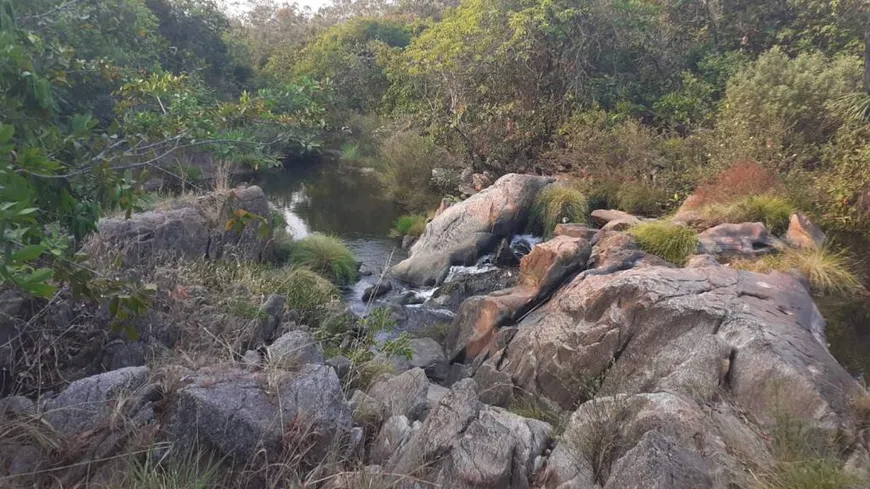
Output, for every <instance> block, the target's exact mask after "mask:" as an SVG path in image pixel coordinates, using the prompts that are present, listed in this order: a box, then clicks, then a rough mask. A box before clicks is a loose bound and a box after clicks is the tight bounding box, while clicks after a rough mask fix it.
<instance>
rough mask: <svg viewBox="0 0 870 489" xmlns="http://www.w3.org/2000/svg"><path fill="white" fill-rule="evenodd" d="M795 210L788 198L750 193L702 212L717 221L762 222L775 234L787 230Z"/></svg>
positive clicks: (709, 207)
mask: <svg viewBox="0 0 870 489" xmlns="http://www.w3.org/2000/svg"><path fill="white" fill-rule="evenodd" d="M794 212H795V208H794V206H793V205H792V204H791V202H789V201H788V200H787V199H785V198H782V197H777V196H775V195H750V196H748V197H744V198H742V199H740V200H738V201H736V202H733V203H730V204H717V205H712V206H708V207H706V208H704V209H703V211H702V213H703V214H704V215H705V216H706V217H707V218H709V219H711V220H713V221H717V222H732V223H741V222H762V223H764V225H765V226H767V229H769V230H770V231H771V232H772V233H774V234H779V233H782V232H785V230H786V229H787V228H788V221H789V217H790V216H791V215H792V214H793V213H794Z"/></svg>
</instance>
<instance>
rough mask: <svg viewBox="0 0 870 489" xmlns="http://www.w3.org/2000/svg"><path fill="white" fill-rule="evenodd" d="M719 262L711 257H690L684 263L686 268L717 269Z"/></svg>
mask: <svg viewBox="0 0 870 489" xmlns="http://www.w3.org/2000/svg"><path fill="white" fill-rule="evenodd" d="M719 266H722V265H720V264H719V261H718V260H716V257H715V256H713V255H692V256H690V257H689V259H688V260H687V261H686V268H704V267H719Z"/></svg>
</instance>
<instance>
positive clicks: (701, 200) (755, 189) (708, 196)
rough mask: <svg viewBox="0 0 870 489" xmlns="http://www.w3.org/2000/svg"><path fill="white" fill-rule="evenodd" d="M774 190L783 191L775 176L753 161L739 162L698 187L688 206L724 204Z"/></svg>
mask: <svg viewBox="0 0 870 489" xmlns="http://www.w3.org/2000/svg"><path fill="white" fill-rule="evenodd" d="M775 190H784V189H783V185H782V182H781V181H780V180H779V178H777V177H776V175H774V174H773V173H771V172H770V171H769V170H767V169H765V168H763V167H762V166H761V165H760V164H758V163H757V162H755V161H741V162H738V163H735V164H733V165H731V167H729V168H728V169H727V170H725V171H723V172H722V173H720V174H719V175H717V176H716V178H715V179H714V180H713V181H712V182H710V183H706V184H702V185H699V186H698V187H697V188H696V189H695V192H694V195H695V197H694V198H693V199H692V201H691V202H689V206H690V207H692V208H698V207H702V206H705V205H711V204H726V203H729V202H733V201H734V200H737V199H740V198H742V197H746V196H750V195H759V194H764V193H770V192H771V191H775Z"/></svg>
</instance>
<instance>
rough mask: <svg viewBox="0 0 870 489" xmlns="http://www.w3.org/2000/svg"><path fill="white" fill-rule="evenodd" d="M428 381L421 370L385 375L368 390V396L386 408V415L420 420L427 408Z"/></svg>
mask: <svg viewBox="0 0 870 489" xmlns="http://www.w3.org/2000/svg"><path fill="white" fill-rule="evenodd" d="M428 394H429V379H427V378H426V372H424V371H423V369H422V368H415V369H413V370H408V371H407V372H404V373H402V374H400V375H396V376H390V375H385V376H384V377H381V378H380V379H378V380H377V381H376V382H375V383H374V385H372V386H371V388H369V392H368V395H369V396H371V397H372V398H374V399H375V400H377V401H379V402H380V403H381V404H382V405H383V406H384V407H385V408H386V415H387V416H388V417H389V416H405V417H406V418H408V419H410V420H416V419H420V418H421V417H422V416H423V414H424V413H425V412H426V409H427V408H428V407H429V401H428V399H427V395H428Z"/></svg>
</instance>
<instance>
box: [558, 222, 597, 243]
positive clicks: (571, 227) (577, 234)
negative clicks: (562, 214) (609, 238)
mask: <svg viewBox="0 0 870 489" xmlns="http://www.w3.org/2000/svg"><path fill="white" fill-rule="evenodd" d="M598 231H599V230H598V229H592V228H590V227H588V226H586V225H583V224H556V229H555V231H553V237H554V238H555V237H557V236H570V237H572V238H583V239H585V240H586V241H589V242H590V243H591V242H592V238H594V237H595V235H596V234H598Z"/></svg>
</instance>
